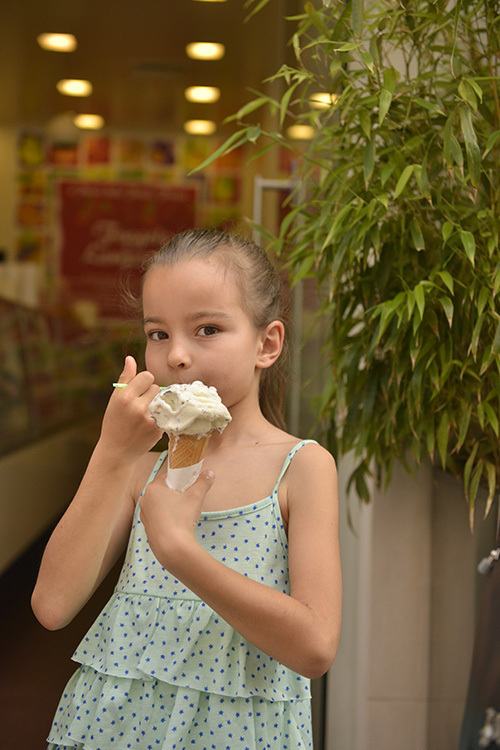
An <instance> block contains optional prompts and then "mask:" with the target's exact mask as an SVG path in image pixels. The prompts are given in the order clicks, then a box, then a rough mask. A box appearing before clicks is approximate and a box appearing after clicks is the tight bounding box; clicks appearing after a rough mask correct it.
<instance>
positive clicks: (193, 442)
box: [168, 432, 211, 469]
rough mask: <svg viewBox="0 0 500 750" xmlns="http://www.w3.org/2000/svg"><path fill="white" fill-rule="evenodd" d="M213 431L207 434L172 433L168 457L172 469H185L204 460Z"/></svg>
mask: <svg viewBox="0 0 500 750" xmlns="http://www.w3.org/2000/svg"><path fill="white" fill-rule="evenodd" d="M210 435H211V432H209V433H208V434H207V435H201V436H198V435H171V436H170V438H169V441H168V458H169V466H170V468H171V469H184V468H185V467H186V466H192V465H193V464H197V463H199V462H200V461H202V460H203V456H204V455H205V451H206V450H207V446H208V442H209V440H210Z"/></svg>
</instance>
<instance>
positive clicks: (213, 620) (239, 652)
mask: <svg viewBox="0 0 500 750" xmlns="http://www.w3.org/2000/svg"><path fill="white" fill-rule="evenodd" d="M304 442H307V441H304ZM304 442H302V443H299V444H298V445H296V446H295V447H294V448H293V450H292V451H291V452H290V453H289V454H288V456H287V458H286V460H285V463H284V466H283V469H282V471H281V474H280V476H279V478H278V481H277V482H276V485H275V487H274V490H273V492H272V494H271V495H270V496H269V497H267V498H265V499H264V500H260V501H258V502H256V503H254V504H253V505H248V506H244V507H241V508H235V509H231V510H228V511H213V512H207V513H203V514H202V515H201V517H200V521H199V524H198V527H197V529H196V535H197V539H198V541H199V543H200V544H201V545H202V546H203V547H204V548H205V549H206V550H207V551H208V552H210V554H211V555H213V557H215V558H216V559H218V560H220V561H221V562H223V563H225V564H226V565H228V566H229V567H231V568H233V569H235V570H237V571H239V572H240V573H242V574H243V575H245V576H248V577H250V578H253V579H254V580H256V581H261V582H262V583H264V584H266V585H267V586H271V587H272V588H275V589H277V590H278V591H282V592H284V593H289V582H288V554H287V551H288V545H287V539H286V535H285V530H284V527H283V522H282V519H281V514H280V509H279V503H278V486H279V483H280V481H281V478H282V476H283V474H284V473H285V471H286V469H287V468H288V466H289V464H290V461H291V460H292V458H293V456H294V455H295V453H296V452H297V451H298V450H299V449H300V448H301V447H302V445H304ZM165 456H166V453H162V454H161V455H160V457H159V459H158V461H157V464H156V466H155V468H154V470H153V472H152V474H151V477H150V478H149V480H148V481H151V480H152V479H153V478H154V476H155V475H156V474H157V472H158V470H159V468H160V466H161V465H162V463H163V461H164V460H165ZM73 659H74V660H75V661H76V662H78V663H79V664H80V665H81V666H80V667H79V669H78V670H77V671H76V673H75V674H74V675H73V677H72V678H71V679H70V681H69V682H68V684H67V686H66V689H65V691H64V693H63V696H62V698H61V700H60V703H59V706H58V708H57V711H56V715H55V717H54V721H53V724H52V728H51V730H50V734H49V737H48V740H47V741H48V743H49V745H48V750H63V748H66V750H67V749H68V748H70V749H71V750H81V749H84V750H110V749H116V750H126V749H127V748H134V749H135V750H209V748H214V749H215V750H226V749H227V750H245V749H247V750H263V749H264V748H272V750H299V748H300V749H302V748H312V732H311V712H310V684H309V680H308V679H306V678H305V677H302V676H300V675H298V674H296V673H295V672H293V671H292V670H290V669H288V668H287V667H284V666H283V665H282V664H280V663H279V662H277V661H276V660H274V659H272V658H271V657H270V656H267V655H266V654H264V653H263V652H262V651H259V649H258V648H256V647H255V646H253V645H252V644H250V643H249V642H248V641H246V640H245V639H244V638H242V637H241V636H240V635H239V634H238V633H237V632H236V631H235V630H234V629H233V628H232V627H230V626H229V625H228V623H227V622H225V621H224V620H223V619H222V618H221V617H219V616H218V615H217V614H216V613H215V612H214V611H213V610H212V609H211V608H210V607H208V606H207V605H206V604H205V603H204V602H203V601H202V600H201V599H199V598H198V597H197V596H196V595H195V594H194V593H193V592H192V591H190V590H189V589H187V588H186V587H185V586H184V585H183V584H182V583H181V582H180V581H178V580H176V579H175V578H173V577H172V576H171V575H170V574H169V573H168V572H167V571H166V570H165V569H164V568H163V567H162V566H161V565H160V563H159V562H158V560H157V559H156V558H155V556H154V554H153V553H152V551H151V549H150V547H149V544H148V540H147V537H146V533H145V530H144V527H143V525H142V523H141V520H140V517H139V504H138V505H137V508H136V511H135V516H134V522H133V526H132V531H131V536H130V541H129V546H128V550H127V554H126V558H125V562H124V565H123V568H122V571H121V575H120V578H119V581H118V583H117V585H116V588H115V591H114V593H113V595H112V597H111V599H110V601H109V602H108V604H107V605H106V606H105V608H104V609H103V611H102V612H101V614H100V616H99V617H98V618H97V620H96V622H95V623H94V625H93V626H92V627H91V629H90V630H89V632H88V633H87V635H86V636H85V638H84V639H83V641H82V642H81V643H80V645H79V646H78V648H77V650H76V652H75V654H74V656H73Z"/></svg>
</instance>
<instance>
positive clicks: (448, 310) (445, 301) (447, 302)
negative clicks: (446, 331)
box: [439, 297, 453, 328]
mask: <svg viewBox="0 0 500 750" xmlns="http://www.w3.org/2000/svg"><path fill="white" fill-rule="evenodd" d="M439 301H440V303H441V304H442V306H443V310H444V312H445V315H446V319H447V320H448V323H449V326H450V328H451V326H452V324H453V302H452V301H451V299H450V298H449V297H439Z"/></svg>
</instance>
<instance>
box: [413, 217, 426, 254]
mask: <svg viewBox="0 0 500 750" xmlns="http://www.w3.org/2000/svg"><path fill="white" fill-rule="evenodd" d="M410 234H411V238H412V241H413V244H414V245H415V248H416V250H423V249H424V248H425V240H424V235H423V234H422V230H421V228H420V224H419V223H418V221H417V219H412V220H411V221H410Z"/></svg>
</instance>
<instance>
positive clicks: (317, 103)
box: [309, 91, 339, 109]
mask: <svg viewBox="0 0 500 750" xmlns="http://www.w3.org/2000/svg"><path fill="white" fill-rule="evenodd" d="M338 98H339V97H338V94H329V93H327V92H326V91H318V93H316V94H312V96H311V98H310V100H309V101H310V103H311V107H314V108H315V109H328V107H331V106H332V104H335V102H336V101H337V99H338Z"/></svg>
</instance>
